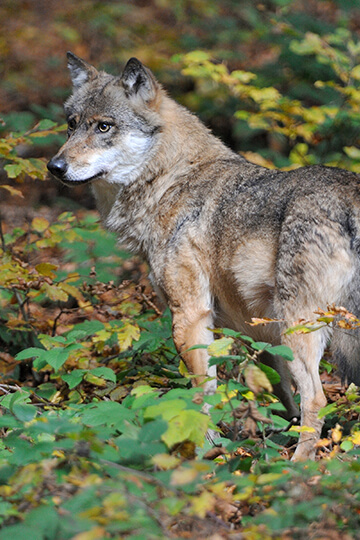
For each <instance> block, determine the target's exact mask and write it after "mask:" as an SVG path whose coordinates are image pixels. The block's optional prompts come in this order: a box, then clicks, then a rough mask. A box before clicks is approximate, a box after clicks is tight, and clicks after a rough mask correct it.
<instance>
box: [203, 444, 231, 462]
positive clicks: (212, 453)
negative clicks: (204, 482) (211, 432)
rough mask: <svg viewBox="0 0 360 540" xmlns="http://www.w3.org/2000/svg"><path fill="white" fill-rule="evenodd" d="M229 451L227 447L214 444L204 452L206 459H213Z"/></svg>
mask: <svg viewBox="0 0 360 540" xmlns="http://www.w3.org/2000/svg"><path fill="white" fill-rule="evenodd" d="M227 452H228V451H227V450H226V448H224V446H214V447H213V448H210V450H208V451H207V452H206V453H205V454H204V459H209V460H213V459H216V458H217V457H219V456H222V455H223V454H226V453H227Z"/></svg>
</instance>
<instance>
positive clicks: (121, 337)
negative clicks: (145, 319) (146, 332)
mask: <svg viewBox="0 0 360 540" xmlns="http://www.w3.org/2000/svg"><path fill="white" fill-rule="evenodd" d="M116 333H117V338H118V344H119V347H120V352H123V351H126V350H127V349H129V347H131V345H132V342H133V341H138V339H139V338H140V329H139V327H138V325H137V324H134V323H131V322H130V321H124V325H123V326H122V327H121V328H119V329H118V330H117V331H116Z"/></svg>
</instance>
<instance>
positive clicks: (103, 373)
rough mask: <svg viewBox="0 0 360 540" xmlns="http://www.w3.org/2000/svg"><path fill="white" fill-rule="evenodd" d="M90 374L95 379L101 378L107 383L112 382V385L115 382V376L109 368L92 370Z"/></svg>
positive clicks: (102, 367)
mask: <svg viewBox="0 0 360 540" xmlns="http://www.w3.org/2000/svg"><path fill="white" fill-rule="evenodd" d="M91 373H92V374H93V375H95V376H96V377H102V378H103V379H106V380H107V381H112V382H114V383H115V382H116V374H115V372H114V371H113V370H112V369H111V368H108V367H105V366H101V367H98V368H94V369H92V370H91Z"/></svg>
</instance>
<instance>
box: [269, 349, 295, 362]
mask: <svg viewBox="0 0 360 540" xmlns="http://www.w3.org/2000/svg"><path fill="white" fill-rule="evenodd" d="M266 351H267V352H269V353H270V354H273V355H278V356H281V357H282V358H285V360H289V361H290V362H291V361H292V360H294V353H293V352H292V350H291V349H290V347H287V346H286V345H276V346H275V347H269V348H268V349H266Z"/></svg>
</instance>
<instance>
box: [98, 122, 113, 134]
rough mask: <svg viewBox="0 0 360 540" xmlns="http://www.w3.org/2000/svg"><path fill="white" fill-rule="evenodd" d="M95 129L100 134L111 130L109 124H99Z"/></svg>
mask: <svg viewBox="0 0 360 540" xmlns="http://www.w3.org/2000/svg"><path fill="white" fill-rule="evenodd" d="M97 128H98V130H99V131H100V133H106V132H107V131H109V129H110V128H111V124H108V123H107V122H99V123H98V125H97Z"/></svg>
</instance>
